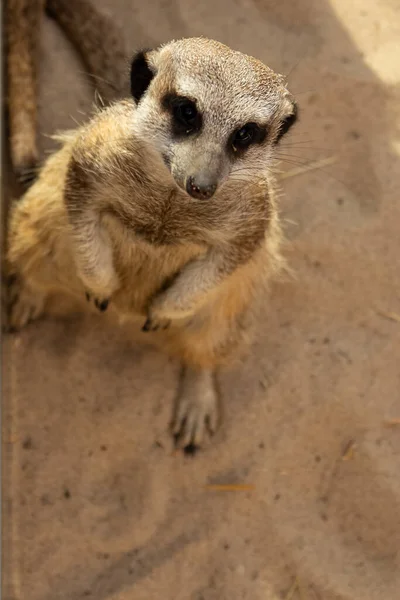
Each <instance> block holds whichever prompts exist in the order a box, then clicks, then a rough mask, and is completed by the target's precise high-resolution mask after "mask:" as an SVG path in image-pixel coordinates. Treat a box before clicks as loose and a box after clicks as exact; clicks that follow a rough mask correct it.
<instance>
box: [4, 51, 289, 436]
mask: <svg viewBox="0 0 400 600" xmlns="http://www.w3.org/2000/svg"><path fill="white" fill-rule="evenodd" d="M207 44H208V45H207ZM171 56H172V64H171ZM190 56H192V57H196V58H194V59H193V60H194V61H195V62H197V61H200V63H201V57H202V56H203V59H206V58H207V56H211V57H212V58H213V62H211V66H210V65H209V67H210V69H211V67H212V65H214V66H216V67H218V64H219V63H221V64H224V65H225V66H224V69H227V71H225V72H224V73H221V77H222V78H223V77H225V78H226V77H228V81H229V77H231V79H232V90H230V89H228V90H226V82H225V81H224V80H223V79H221V81H218V80H216V83H215V90H214V94H215V95H216V96H218V93H219V92H220V94H221V98H220V103H221V102H222V103H223V102H225V103H226V110H227V115H229V116H227V115H224V114H223V112H221V113H220V114H219V115H218V114H217V115H215V111H216V110H218V109H217V107H216V106H215V107H214V106H211V112H210V114H211V117H209V121H208V122H211V125H207V122H206V116H205V117H204V127H203V131H202V133H201V134H199V135H201V136H203V145H204V144H206V145H205V147H204V150H203V152H204V153H205V154H206V155H207V152H209V153H210V154H211V155H212V153H217V154H218V153H219V154H218V155H221V159H220V163H221V164H222V163H223V161H225V164H224V166H223V167H221V173H223V174H220V178H221V182H222V183H221V185H220V187H219V188H218V189H217V192H216V193H215V194H214V196H213V197H211V198H208V199H207V200H194V199H193V198H192V197H190V196H189V195H188V193H186V192H185V191H184V189H183V182H182V178H181V170H179V169H178V167H179V165H175V166H176V168H177V169H178V175H177V176H176V177H175V181H174V178H173V177H171V174H172V175H173V174H174V164H173V161H174V160H175V161H176V160H177V156H178V152H180V151H181V152H182V147H181V144H182V143H183V142H182V141H180V142H176V140H174V139H173V140H172V141H171V142H169V141H168V140H167V136H166V131H167V130H168V129H167V128H168V127H169V125H168V123H167V121H168V117H167V115H163V114H161V109H160V108H159V110H158V113H159V114H158V115H157V114H156V112H155V103H156V101H157V99H158V101H160V99H161V98H162V97H163V95H164V94H165V92H166V90H167V91H169V90H170V89H172V88H173V89H174V90H176V89H177V88H179V86H182V85H185V81H187V79H188V74H189V73H190V78H191V77H193V78H194V81H196V78H197V79H198V80H199V81H200V84H199V95H198V98H199V104H200V103H202V104H203V105H204V107H205V108H204V110H206V109H207V102H208V98H207V95H206V94H204V93H203V92H202V91H201V82H202V79H203V78H204V71H202V69H203V68H204V65H202V66H201V70H199V72H198V73H196V72H195V71H194V69H193V65H192V64H191V61H190ZM182 57H183V58H182ZM199 57H200V58H199ZM183 59H186V60H187V61H188V64H187V65H185V64H184V60H183ZM221 59H222V60H221ZM147 60H148V61H149V64H151V63H152V61H154V63H157V69H158V71H157V76H156V77H155V78H154V82H153V81H152V82H151V84H149V89H148V91H147V92H146V94H145V96H144V100H143V102H139V107H138V108H136V106H135V103H134V102H133V101H123V102H119V103H116V104H115V105H113V106H111V107H110V108H108V109H105V110H103V111H101V112H99V113H98V114H97V115H95V116H94V118H93V119H92V120H91V121H90V122H89V123H88V124H87V125H85V126H83V127H81V128H80V129H78V130H76V131H74V132H70V133H68V134H66V135H65V136H64V141H63V146H62V148H61V149H60V150H59V151H58V152H57V153H55V154H54V155H53V156H52V157H50V158H49V159H48V161H47V162H46V164H45V166H44V167H43V169H42V171H41V173H40V175H39V178H38V180H37V182H36V183H35V184H34V185H33V187H32V188H31V189H30V190H28V192H27V193H26V194H25V196H24V197H23V198H22V200H21V201H20V202H19V203H18V204H17V205H15V207H14V210H13V212H12V215H11V219H10V233H9V252H8V262H9V266H10V270H11V273H13V274H14V276H15V281H14V284H13V285H14V288H15V287H16V288H17V293H16V294H15V297H14V302H13V304H12V306H11V315H10V318H11V326H12V327H20V326H22V325H24V324H25V322H26V321H27V320H29V314H30V311H32V312H33V313H35V316H37V314H38V313H40V312H41V311H42V310H44V309H45V304H46V301H47V299H48V298H49V296H50V295H51V294H52V293H53V292H59V291H60V290H64V291H65V292H66V293H67V294H70V295H75V296H76V297H77V298H83V297H84V295H85V293H87V294H88V297H90V298H91V299H95V300H96V301H97V303H98V305H100V304H101V302H104V301H106V302H108V300H110V311H111V313H112V314H114V315H115V316H116V317H117V318H118V319H119V320H120V321H123V320H125V319H130V318H135V317H136V318H138V317H141V318H142V319H143V320H142V324H143V323H144V321H145V320H146V319H147V320H148V321H147V322H148V323H149V324H150V326H151V327H150V328H157V329H158V331H157V332H151V333H149V335H150V336H151V337H152V338H153V340H154V342H155V343H158V344H160V345H161V346H162V347H163V348H164V349H165V350H166V351H168V352H170V353H172V354H174V355H176V356H178V357H179V358H180V359H181V361H182V364H183V367H184V375H183V383H182V390H183V391H181V397H180V403H179V405H178V409H177V415H176V418H175V426H174V430H175V432H176V433H180V434H181V441H182V445H187V444H189V443H196V444H198V443H200V442H201V441H202V439H203V435H204V430H205V425H206V423H207V422H208V424H209V425H210V426H211V428H213V429H214V428H215V426H216V422H217V420H218V419H217V416H218V410H217V402H216V399H217V398H216V391H215V388H214V386H213V379H214V369H215V368H216V367H217V366H218V365H220V364H223V363H226V362H229V360H231V359H232V357H233V356H234V355H235V352H236V351H237V350H238V349H239V348H240V346H241V345H242V344H243V343H244V341H245V338H246V336H247V333H248V324H247V319H248V318H249V316H250V315H251V310H252V306H253V303H254V301H255V298H256V297H257V295H259V294H261V293H263V292H264V291H265V284H266V283H267V282H268V280H269V278H270V277H271V275H273V274H274V273H276V272H277V271H278V270H279V268H280V267H281V264H282V259H281V256H280V253H279V242H280V229H279V221H278V213H277V207H276V204H275V199H274V184H273V179H272V175H271V169H270V168H269V167H270V166H271V159H272V152H271V150H272V144H273V141H274V139H275V137H276V136H277V135H278V132H279V124H280V122H281V119H282V118H284V117H285V116H286V115H287V114H289V115H290V114H291V111H293V104H292V103H291V102H289V100H287V97H288V94H287V92H286V90H285V88H284V87H283V86H282V83H281V80H280V78H279V77H278V76H276V75H274V74H273V73H272V71H270V70H268V69H267V68H266V67H264V66H263V65H261V63H258V62H257V61H255V60H254V59H248V58H247V57H244V58H243V55H241V54H239V53H233V52H232V51H231V50H229V49H226V48H225V47H224V46H222V45H219V44H217V43H216V42H208V41H204V40H184V41H182V42H175V43H173V44H171V45H168V46H167V47H166V49H162V50H161V51H159V54H157V53H154V54H153V53H152V54H151V55H150V57H149V58H148V59H147ZM163 60H165V61H166V64H165V63H164V65H163ZM251 61H254V64H255V71H254V72H253V73H250V74H249V73H246V72H245V71H243V73H241V72H240V70H241V69H243V68H244V67H246V66H247V67H248V65H249V64H252V63H251ZM174 62H175V63H176V64H177V65H178V66H179V67H180V70H178V74H175V72H174V68H173V67H174ZM235 65H236V66H237V67H238V68H239V78H240V80H242V81H243V89H242V91H241V96H240V95H239V97H238V98H237V99H235V97H234V93H233V89H234V85H235V81H237V74H236V73H234V72H232V69H233V68H234V67H235ZM257 70H258V71H259V76H258V77H257V74H256V73H257ZM202 73H203V74H202ZM252 78H253V79H254V82H255V83H254V85H253V87H252V85H251V81H252ZM189 83H190V84H191V82H189ZM246 85H247V86H248V88H247V89H246ZM262 90H263V91H262ZM262 94H264V100H263V101H262V99H261V100H260V95H262ZM229 98H232V100H231V104H230V105H229ZM268 103H269V104H268ZM264 105H266V106H264ZM219 110H220V111H222V110H223V107H221V106H220V108H219ZM205 114H207V116H208V113H205ZM241 114H242V115H243V117H242V120H243V119H244V121H245V122H246V121H247V120H248V119H251V118H253V119H255V118H261V119H263V120H264V121H268V124H269V127H268V136H267V138H266V141H265V142H264V145H259V146H258V147H255V148H253V149H249V150H248V151H247V152H248V154H247V155H246V157H244V158H242V159H241V161H240V160H239V162H237V160H236V158H235V159H229V158H226V157H225V156H224V152H225V150H224V149H225V142H224V141H223V140H224V139H225V137H224V138H221V139H222V141H221V142H220V143H217V142H218V140H217V136H218V135H221V136H222V135H223V132H224V127H225V128H227V127H228V125H229V127H231V126H232V125H231V124H228V125H227V124H226V121H227V119H230V120H231V121H232V122H233V124H234V125H235V123H236V122H237V123H238V125H239V126H240V125H241V120H240V115H241ZM212 117H214V118H215V119H217V118H219V119H220V121H221V124H218V123H216V125H215V129H212V127H213V124H212V120H211V118H212ZM235 126H236V125H235ZM208 127H210V128H211V130H210V131H209V130H208ZM212 131H214V134H212ZM218 132H220V133H218ZM207 140H210V141H209V142H208V141H207ZM208 143H209V144H210V146H209V149H208V148H207V144H208ZM168 144H169V145H168ZM186 144H187V145H186V153H188V152H189V153H190V152H195V153H197V154H196V156H199V155H198V146H197V145H196V139H194V140H193V139H192V142H190V141H189V140H187V141H186ZM176 146H178V147H177V148H176ZM167 151H169V152H171V153H172V155H171V156H172V159H171V160H168V162H167V164H168V165H169V167H167V165H166V164H165V162H163V159H162V158H161V154H160V152H161V153H165V152H167ZM266 156H267V160H265V157H266ZM268 157H269V158H268ZM200 158H201V157H200ZM206 158H207V157H206ZM182 160H184V159H182ZM265 163H266V164H265ZM188 164H189V165H191V164H192V163H191V161H190V159H189V162H188ZM207 164H208V162H207ZM243 164H250V165H251V167H252V168H251V169H247V170H246V169H245V168H244V167H243ZM240 165H242V166H240ZM190 168H191V167H190ZM207 168H208V167H207ZM168 169H170V173H169V171H168ZM235 173H236V175H235ZM21 290H22V291H23V292H24V293H23V296H22V292H21ZM27 290H28V293H27ZM22 297H23V300H22V303H23V305H24V307H23V308H21V298H22ZM27 297H28V298H30V300H28V302H27ZM27 304H28V306H27ZM164 327H166V328H165V329H164ZM189 382H190V384H189ZM189 388H190V389H191V390H192V391H190V392H188V389H189ZM185 390H186V391H185Z"/></svg>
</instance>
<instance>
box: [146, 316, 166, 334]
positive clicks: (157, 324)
mask: <svg viewBox="0 0 400 600" xmlns="http://www.w3.org/2000/svg"><path fill="white" fill-rule="evenodd" d="M170 324H171V321H167V320H165V321H156V320H155V319H154V320H153V319H152V318H151V317H148V318H147V319H146V322H145V324H144V325H143V327H142V331H158V330H159V329H162V330H165V329H168V327H169V326H170Z"/></svg>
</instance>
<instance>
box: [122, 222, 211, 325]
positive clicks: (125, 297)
mask: <svg viewBox="0 0 400 600" xmlns="http://www.w3.org/2000/svg"><path fill="white" fill-rule="evenodd" d="M113 242H114V244H113V246H114V260H115V269H116V271H117V274H118V277H119V279H120V282H121V286H120V288H119V289H118V290H117V291H116V292H115V294H114V295H113V305H114V306H115V307H116V308H117V310H118V311H120V312H122V313H133V314H140V315H146V311H147V308H148V304H149V301H150V299H151V298H152V297H153V296H154V295H155V294H156V293H157V292H159V291H160V290H161V289H163V288H165V287H166V286H167V285H168V284H169V283H171V281H172V280H173V279H174V277H175V276H176V275H177V274H178V273H179V272H180V270H181V269H182V268H183V267H184V266H185V265H186V264H187V263H188V262H189V261H191V260H193V259H194V258H197V257H199V256H201V255H203V254H205V252H206V249H205V248H202V247H201V246H198V245H196V244H188V243H182V244H179V243H177V244H174V245H160V246H157V245H153V244H149V243H147V242H145V241H143V240H141V239H140V238H138V237H135V235H134V234H132V233H131V234H130V235H127V236H126V237H125V239H124V240H123V241H122V239H121V236H120V235H119V236H118V237H117V239H114V240H113Z"/></svg>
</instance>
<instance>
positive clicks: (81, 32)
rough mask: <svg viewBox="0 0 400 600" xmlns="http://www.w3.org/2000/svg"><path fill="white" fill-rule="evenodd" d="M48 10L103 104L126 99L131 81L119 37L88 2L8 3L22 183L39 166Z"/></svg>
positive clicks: (16, 163) (15, 154)
mask: <svg viewBox="0 0 400 600" xmlns="http://www.w3.org/2000/svg"><path fill="white" fill-rule="evenodd" d="M45 8H46V11H47V13H48V15H49V16H51V17H53V18H54V19H55V20H56V21H57V22H58V24H59V25H60V27H61V28H62V29H63V30H64V32H65V33H66V35H67V37H68V38H69V39H70V40H71V42H72V43H73V45H74V47H75V49H76V50H77V51H78V53H79V54H80V56H81V58H82V60H83V62H84V64H85V66H86V68H87V70H88V73H89V74H90V75H91V76H93V79H92V83H93V84H94V87H95V89H96V90H98V92H99V93H100V95H101V97H102V99H103V100H104V102H106V103H107V102H109V101H110V100H111V99H114V98H115V97H116V96H117V95H118V94H121V93H122V91H123V90H124V83H125V80H126V75H127V73H126V72H125V71H126V69H127V66H128V64H127V60H126V54H125V50H124V47H123V43H122V40H121V33H120V32H119V31H118V29H117V28H116V26H115V25H114V23H113V22H112V21H111V20H110V19H108V18H107V17H106V16H105V15H103V14H101V13H99V12H98V11H97V9H96V8H95V7H94V5H92V4H91V3H90V2H88V1H87V0H7V2H6V7H5V24H6V38H7V39H6V42H7V48H6V54H7V69H6V88H7V96H8V113H9V127H10V150H11V159H12V164H13V167H14V170H15V173H16V175H17V176H18V177H19V178H20V179H21V182H22V183H29V182H30V181H31V180H32V179H33V178H34V175H35V173H36V167H37V165H38V162H39V150H38V146H37V96H38V82H37V78H38V58H39V57H38V52H39V42H40V34H41V22H42V19H43V16H44V15H43V13H44V9H45ZM100 74H101V76H100Z"/></svg>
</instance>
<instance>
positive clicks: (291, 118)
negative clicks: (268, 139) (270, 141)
mask: <svg viewBox="0 0 400 600" xmlns="http://www.w3.org/2000/svg"><path fill="white" fill-rule="evenodd" d="M298 116H299V109H298V106H297V104H296V103H295V102H294V103H293V112H292V113H291V114H290V115H288V116H287V117H285V118H284V119H283V120H282V122H281V125H280V127H279V132H278V135H277V137H276V138H275V142H274V143H275V144H277V143H278V142H279V141H280V139H281V138H282V137H283V136H284V135H285V133H287V132H288V131H289V129H290V128H291V127H292V126H293V125H294V124H295V123H296V121H297V119H298Z"/></svg>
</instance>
